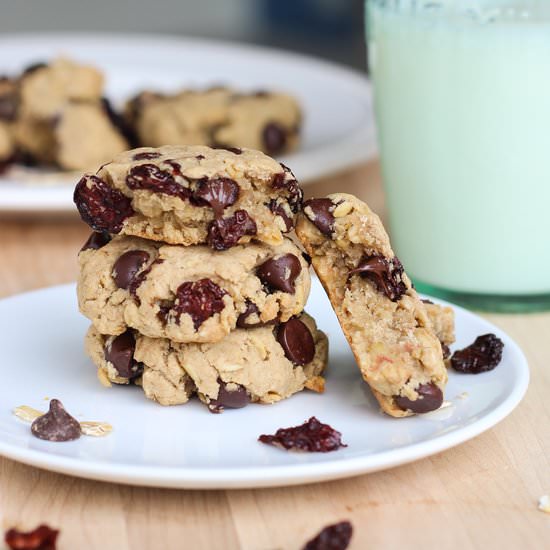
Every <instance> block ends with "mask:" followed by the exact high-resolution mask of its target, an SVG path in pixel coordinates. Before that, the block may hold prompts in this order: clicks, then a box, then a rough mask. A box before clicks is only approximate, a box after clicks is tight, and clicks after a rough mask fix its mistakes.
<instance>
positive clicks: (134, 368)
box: [104, 329, 143, 380]
mask: <svg viewBox="0 0 550 550" xmlns="http://www.w3.org/2000/svg"><path fill="white" fill-rule="evenodd" d="M135 350H136V339H135V337H134V333H133V331H132V330H131V329H128V330H127V331H126V332H123V333H122V334H119V335H118V336H115V337H114V338H113V339H112V340H111V342H110V343H108V344H107V345H106V346H105V350H104V352H105V360H106V361H109V363H111V364H112V365H113V367H114V368H115V370H116V371H117V373H118V375H119V376H120V377H121V378H128V380H131V379H132V378H136V377H137V376H140V375H141V373H142V372H143V365H142V364H141V363H138V362H136V361H135V360H134V352H135Z"/></svg>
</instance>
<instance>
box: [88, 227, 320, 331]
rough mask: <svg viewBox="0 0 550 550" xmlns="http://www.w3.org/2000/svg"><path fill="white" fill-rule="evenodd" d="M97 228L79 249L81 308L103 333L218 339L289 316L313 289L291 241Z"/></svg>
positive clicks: (297, 310)
mask: <svg viewBox="0 0 550 550" xmlns="http://www.w3.org/2000/svg"><path fill="white" fill-rule="evenodd" d="M106 240H107V239H106V238H105V237H104V236H103V235H101V234H94V235H93V236H92V239H91V240H90V241H88V243H87V244H86V245H85V247H84V249H83V250H82V251H81V253H80V254H79V264H80V272H79V279H78V300H79V305H80V311H81V312H82V313H83V314H84V315H85V316H86V317H88V319H90V320H91V321H92V323H93V324H94V325H95V326H96V327H97V329H98V330H99V332H101V333H103V334H112V335H117V334H121V333H123V332H124V331H126V329H127V328H128V327H131V328H134V329H136V330H138V331H139V332H141V333H142V334H144V335H146V336H150V337H152V338H169V339H171V340H174V341H176V342H216V341H218V340H221V339H222V338H223V337H224V336H226V335H227V334H228V333H229V332H230V331H232V330H233V329H235V328H236V327H253V326H257V325H259V324H266V323H274V322H276V321H278V320H279V321H287V320H288V319H289V318H290V317H292V316H293V315H296V314H298V313H300V312H301V311H302V310H303V308H304V305H305V303H306V300H307V297H308V294H309V289H310V275H309V268H308V264H307V262H306V261H305V260H304V258H303V257H302V254H301V252H300V249H299V248H298V247H297V246H296V245H295V244H294V243H293V242H292V241H291V240H290V239H285V240H284V241H283V242H282V244H280V245H277V246H271V245H267V244H262V243H250V244H248V245H247V246H235V247H233V248H231V249H230V250H228V251H227V252H224V253H219V252H216V251H213V250H212V249H211V248H209V247H207V246H204V245H197V246H190V247H185V246H177V245H167V244H163V243H158V242H154V241H148V240H144V239H140V238H137V237H125V236H118V237H115V238H114V239H113V240H111V241H110V242H107V243H106Z"/></svg>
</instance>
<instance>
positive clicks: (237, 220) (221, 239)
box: [207, 210, 258, 250]
mask: <svg viewBox="0 0 550 550" xmlns="http://www.w3.org/2000/svg"><path fill="white" fill-rule="evenodd" d="M257 232H258V228H257V226H256V222H255V221H254V220H253V219H252V218H251V217H250V216H249V214H248V212H247V211H246V210H237V211H236V212H235V213H234V214H233V215H232V216H229V217H227V218H220V219H217V220H213V221H212V222H211V223H210V225H209V226H208V237H207V241H208V244H209V245H210V246H211V247H212V248H213V249H214V250H227V249H228V248H231V247H232V246H235V245H236V244H237V243H238V242H239V239H240V238H241V237H243V236H245V235H256V233H257Z"/></svg>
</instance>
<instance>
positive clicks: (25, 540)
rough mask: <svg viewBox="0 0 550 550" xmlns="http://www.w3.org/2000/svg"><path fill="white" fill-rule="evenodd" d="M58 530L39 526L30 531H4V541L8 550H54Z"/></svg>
mask: <svg viewBox="0 0 550 550" xmlns="http://www.w3.org/2000/svg"><path fill="white" fill-rule="evenodd" d="M58 535H59V530H57V529H52V528H51V527H49V526H48V525H45V524H42V525H39V526H38V527H37V528H36V529H33V530H32V531H26V532H25V531H19V529H10V530H8V531H6V534H5V536H4V541H5V543H6V544H7V545H8V548H10V550H56V541H57V537H58Z"/></svg>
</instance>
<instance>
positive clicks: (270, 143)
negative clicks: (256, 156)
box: [262, 122, 288, 155]
mask: <svg viewBox="0 0 550 550" xmlns="http://www.w3.org/2000/svg"><path fill="white" fill-rule="evenodd" d="M287 135H288V132H287V130H286V129H285V128H283V127H282V126H281V125H280V124H277V123H276V122H269V123H268V124H266V125H265V127H264V129H263V131H262V142H263V144H264V148H265V151H266V152H267V153H268V154H270V155H276V154H277V153H280V152H281V151H283V150H284V148H285V146H286V142H287Z"/></svg>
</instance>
